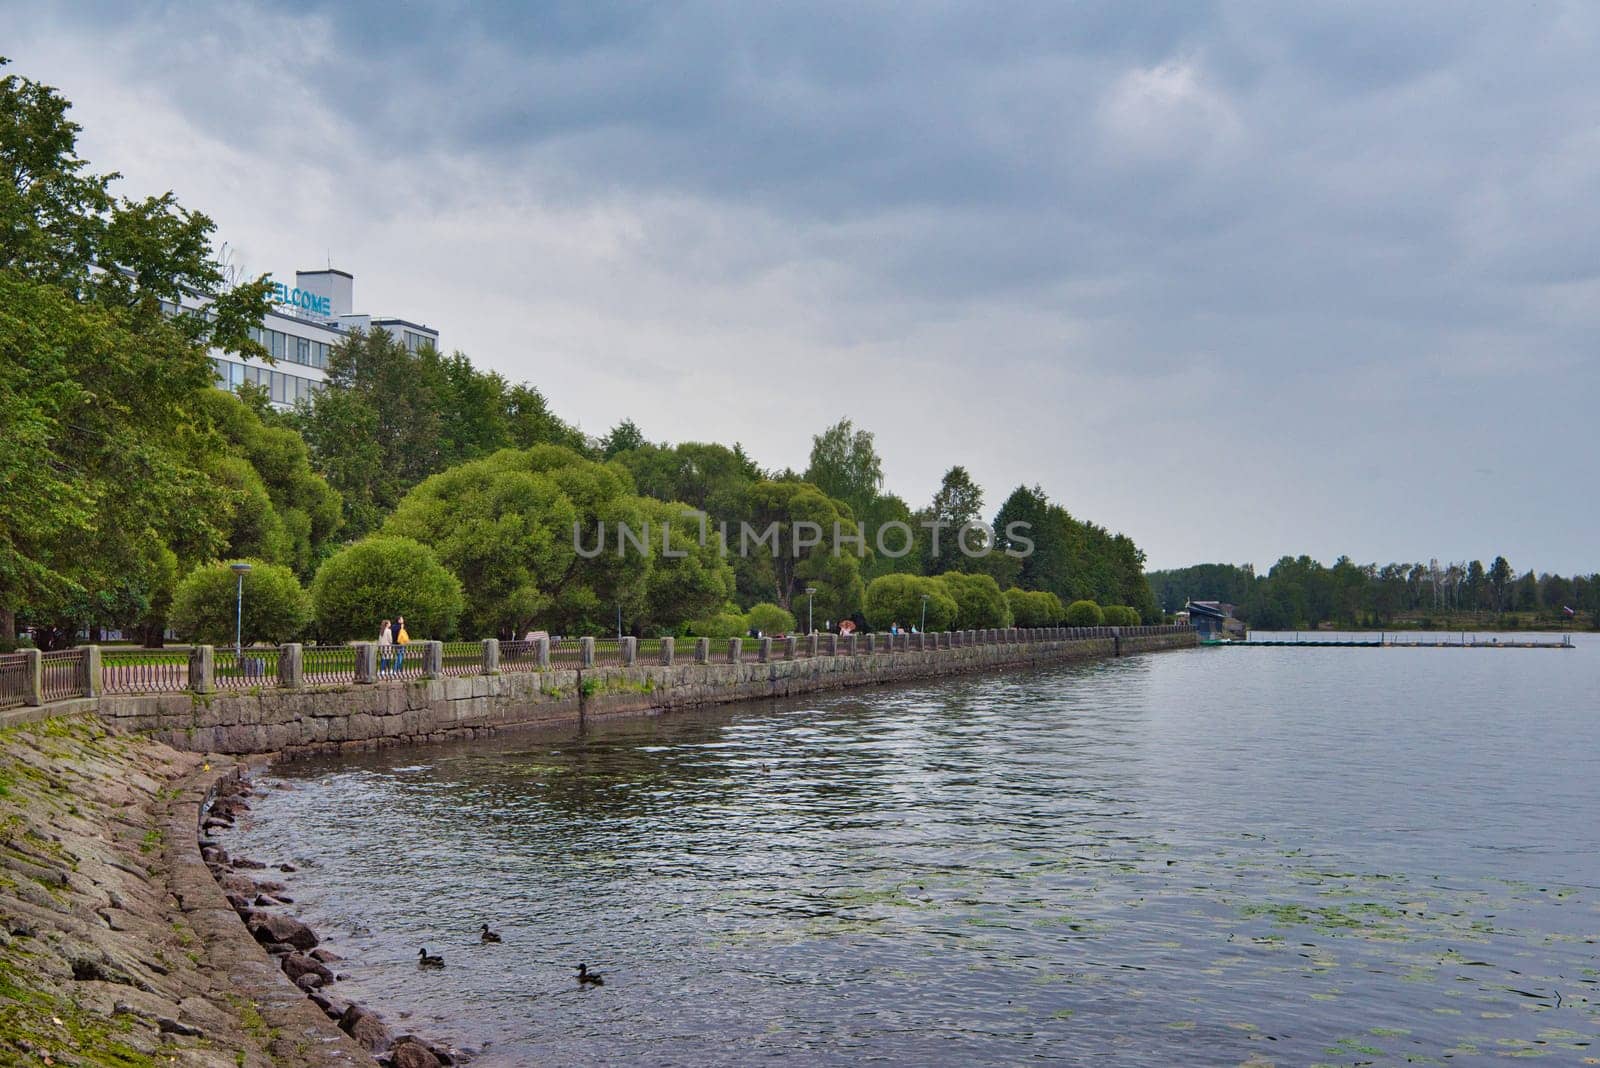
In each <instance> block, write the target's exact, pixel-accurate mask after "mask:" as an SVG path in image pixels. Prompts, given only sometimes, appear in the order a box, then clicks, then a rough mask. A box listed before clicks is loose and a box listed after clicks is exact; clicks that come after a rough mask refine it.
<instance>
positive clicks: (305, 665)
mask: <svg viewBox="0 0 1600 1068" xmlns="http://www.w3.org/2000/svg"><path fill="white" fill-rule="evenodd" d="M1189 632H1190V628H1189V627H1187V626H1185V625H1183V624H1160V625H1140V626H1133V627H1107V626H1098V627H1022V628H1016V627H1012V628H986V629H979V630H973V631H958V632H928V633H925V634H922V635H917V636H913V635H908V634H900V635H892V636H891V635H889V634H885V633H873V634H870V635H869V634H857V635H856V638H855V649H854V650H853V651H854V652H855V653H856V654H858V655H861V654H864V653H865V652H866V646H867V641H868V640H869V638H870V640H871V641H872V642H873V652H874V653H876V654H883V653H889V652H905V651H910V650H912V649H915V648H920V649H921V650H923V651H928V652H933V651H942V650H944V649H948V648H966V647H968V646H972V645H988V644H1001V645H1008V644H1017V643H1034V642H1054V641H1109V639H1111V638H1113V637H1121V638H1147V637H1154V636H1162V635H1177V634H1186V633H1189ZM591 640H592V642H593V649H594V656H593V660H592V666H595V667H611V666H618V665H620V664H622V663H623V660H624V653H625V649H626V648H627V646H626V644H625V643H626V642H629V641H632V639H620V638H613V637H603V638H594V639H591ZM788 640H789V639H788V638H787V637H785V638H773V639H771V642H772V645H771V649H770V652H769V658H770V659H772V660H783V659H787V657H788ZM548 641H549V661H548V664H549V666H550V667H559V668H578V667H581V666H582V662H583V641H584V639H580V638H570V637H569V638H551V639H548ZM762 641H763V639H760V638H748V637H745V638H740V639H738V640H737V646H736V648H737V649H738V650H739V657H738V658H739V659H741V660H754V659H756V658H757V657H758V656H759V654H760V650H761V645H762ZM813 641H814V642H815V643H816V648H817V654H818V655H828V653H829V650H830V648H831V649H832V650H833V653H834V655H837V656H848V655H850V653H851V652H852V649H851V643H850V640H849V637H848V636H841V635H832V634H828V635H817V636H815V637H812V636H810V635H796V636H795V637H794V643H795V654H794V655H795V657H796V658H805V657H809V656H811V655H812V653H811V649H812V643H813ZM698 643H699V639H696V638H683V639H679V640H678V643H677V651H676V656H675V659H676V660H679V661H684V662H688V661H691V660H694V659H695V658H696V647H697V646H698ZM730 644H732V643H730V642H729V641H727V640H726V639H712V640H711V641H709V643H708V646H709V648H708V652H707V659H709V660H711V661H713V662H717V663H721V662H725V661H726V660H727V659H728V649H729V645H730ZM498 648H499V668H500V670H501V671H508V672H517V671H538V670H541V664H540V660H541V656H540V642H538V641H506V642H500V643H498ZM438 651H439V661H438V671H439V673H440V674H442V675H447V676H457V677H461V676H471V675H476V674H479V673H481V672H482V671H484V670H485V668H486V666H487V665H486V662H485V643H483V642H476V641H453V642H441V643H439V645H438ZM661 651H662V639H660V638H648V639H642V640H640V641H638V642H637V644H636V661H635V662H637V663H639V664H642V665H654V664H659V663H660V662H661ZM430 654H431V649H430V643H426V642H421V641H418V642H412V643H409V645H406V646H401V645H398V644H396V645H391V646H387V647H376V648H374V647H371V646H370V645H369V646H368V647H367V648H366V655H368V656H371V657H373V667H374V668H375V669H376V678H375V679H368V678H366V677H365V676H363V677H362V681H363V682H369V681H377V680H383V679H417V678H423V677H426V676H427V675H428V671H429V667H430V665H431V663H432V661H431V655H430ZM191 655H195V656H204V657H205V658H206V659H205V660H202V661H201V663H203V664H204V663H207V662H209V674H210V683H211V685H212V686H214V687H215V688H216V689H218V690H222V691H225V692H226V691H243V690H251V689H257V688H276V687H279V686H280V685H282V680H283V678H285V673H287V677H288V678H289V679H290V680H291V682H292V681H293V679H294V677H295V673H294V669H293V666H292V664H290V665H286V666H285V668H284V672H280V670H279V668H280V664H279V662H280V659H281V658H282V657H283V656H284V655H285V653H284V652H283V650H282V649H281V648H280V647H275V646H262V647H256V648H250V649H246V650H244V652H243V655H242V656H240V655H236V654H235V653H234V651H233V650H232V649H231V648H229V647H227V646H220V647H214V648H211V649H209V650H207V649H204V648H203V647H202V649H201V650H200V651H198V652H194V653H191V651H190V650H188V649H183V650H172V651H167V650H160V649H153V650H144V649H109V650H101V652H100V677H99V687H98V690H97V691H96V692H99V693H106V694H155V693H181V692H185V691H188V690H189V689H191V688H195V687H203V686H204V685H205V684H206V683H205V678H204V676H203V675H202V676H200V677H196V678H191ZM357 657H358V649H357V646H356V645H330V646H306V647H303V648H302V650H301V671H300V676H299V678H300V684H301V685H305V686H326V685H341V684H348V683H353V682H355V681H356V678H357V667H358V664H357ZM35 659H37V663H38V678H37V679H36V678H34V677H33V675H32V673H33V671H34V668H33V663H34V661H35ZM90 675H91V662H90V650H88V649H65V650H56V651H51V652H46V653H33V652H31V651H29V652H23V653H13V654H4V655H0V708H12V707H16V706H18V705H27V704H31V703H33V702H35V701H40V700H42V701H43V702H45V703H49V702H54V701H62V700H67V699H70V698H74V697H83V696H87V695H88V694H89V692H90V686H91V678H90Z"/></svg>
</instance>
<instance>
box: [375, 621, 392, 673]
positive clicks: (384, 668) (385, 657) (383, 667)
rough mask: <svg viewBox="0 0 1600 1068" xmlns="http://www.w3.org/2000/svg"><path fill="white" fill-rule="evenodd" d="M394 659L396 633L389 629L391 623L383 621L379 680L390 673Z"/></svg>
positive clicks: (379, 640)
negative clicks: (390, 666)
mask: <svg viewBox="0 0 1600 1068" xmlns="http://www.w3.org/2000/svg"><path fill="white" fill-rule="evenodd" d="M393 659H394V631H392V630H391V629H389V621H388V620H387V619H386V620H384V621H383V626H382V627H380V628H379V629H378V678H380V679H381V678H383V677H384V676H385V675H387V674H388V673H389V664H390V662H391V661H392V660H393Z"/></svg>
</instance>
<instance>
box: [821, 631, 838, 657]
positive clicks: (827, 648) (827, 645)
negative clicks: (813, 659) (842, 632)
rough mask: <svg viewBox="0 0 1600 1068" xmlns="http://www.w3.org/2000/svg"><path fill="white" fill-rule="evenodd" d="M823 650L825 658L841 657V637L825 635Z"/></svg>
mask: <svg viewBox="0 0 1600 1068" xmlns="http://www.w3.org/2000/svg"><path fill="white" fill-rule="evenodd" d="M822 650H823V652H822V655H823V656H838V655H839V636H838V635H837V634H826V635H823V638H822Z"/></svg>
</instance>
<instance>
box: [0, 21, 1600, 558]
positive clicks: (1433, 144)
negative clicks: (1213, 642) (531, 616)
mask: <svg viewBox="0 0 1600 1068" xmlns="http://www.w3.org/2000/svg"><path fill="white" fill-rule="evenodd" d="M530 6H533V7H535V8H536V9H535V10H531V11H525V10H524V9H523V5H521V4H505V5H500V6H499V7H498V8H495V7H491V6H489V5H469V4H465V3H456V4H444V5H439V6H437V7H435V8H432V9H430V10H429V11H428V12H407V13H397V12H396V11H394V10H391V9H390V5H387V4H384V5H378V4H360V3H339V4H327V5H324V4H321V3H318V2H316V0H298V2H296V3H293V4H281V3H274V4H270V5H262V6H259V7H252V6H249V5H215V9H213V6H212V5H199V4H196V5H192V6H191V5H186V4H175V5H170V6H166V5H155V4H147V5H125V4H122V3H107V4H104V5H57V4H40V5H37V6H35V5H31V4H27V3H20V4H19V3H13V2H10V0H0V9H3V10H0V22H3V24H4V26H5V32H4V39H3V41H0V51H3V52H4V53H5V54H7V55H9V56H10V57H11V58H12V59H13V60H14V62H15V65H14V67H13V68H12V69H13V70H15V71H17V72H19V73H22V74H25V75H27V76H30V77H34V78H37V79H39V80H42V81H45V82H48V83H50V84H52V85H55V86H57V87H58V88H59V89H60V90H61V91H62V92H63V93H64V94H65V95H66V96H67V98H68V99H70V100H71V101H72V102H73V103H74V105H75V107H74V116H75V117H76V119H77V120H78V121H79V122H80V123H81V124H82V125H83V126H84V133H83V137H82V141H81V148H82V150H83V151H84V154H85V155H86V156H88V157H89V158H90V159H91V161H92V162H93V163H94V164H95V166H96V167H98V168H101V169H116V170H120V171H121V172H123V174H124V175H125V176H126V180H125V182H124V183H123V187H122V188H123V191H125V192H127V193H128V194H130V195H133V194H138V195H144V194H147V193H158V192H163V191H165V190H168V189H171V190H173V191H175V192H176V193H177V195H178V197H179V199H180V200H181V201H182V202H183V203H184V204H185V205H187V206H189V207H193V208H197V209H200V210H203V211H205V212H207V213H208V214H210V215H211V216H212V217H213V218H214V219H215V220H216V221H217V223H218V226H219V231H220V236H221V237H222V238H225V239H226V240H227V241H229V242H230V243H231V245H232V246H233V247H235V248H236V249H237V250H239V253H240V256H241V258H242V261H243V263H244V265H245V266H246V267H248V268H249V269H250V271H251V272H252V273H260V272H271V273H274V274H275V275H277V276H278V277H279V278H280V279H283V278H292V275H293V272H294V270H295V268H297V267H301V268H307V267H319V266H322V265H324V264H326V263H327V262H329V261H330V260H331V262H332V263H333V265H334V266H337V267H340V268H343V269H344V270H347V271H350V272H351V273H353V274H354V275H355V279H356V282H355V285H356V305H357V310H358V311H366V312H373V313H381V314H389V315H399V316H403V317H406V318H411V319H416V320H420V321H423V322H426V323H428V324H430V325H432V326H435V327H437V328H438V329H440V330H441V331H442V333H443V337H444V344H445V346H446V347H447V348H459V349H461V350H462V351H464V352H466V353H467V354H468V355H469V356H470V357H471V358H472V360H473V361H474V362H475V363H476V364H478V365H479V366H481V367H490V368H494V369H496V370H498V371H500V372H502V373H503V374H505V375H506V376H507V377H509V378H511V379H514V380H515V379H525V380H528V381H531V382H533V383H535V384H536V385H538V386H539V387H540V388H541V389H542V390H544V392H545V393H546V394H547V395H548V397H549V398H550V401H551V403H552V405H553V406H554V407H555V409H556V410H557V411H558V412H559V413H560V414H561V415H563V416H564V417H566V418H568V419H569V420H572V421H574V422H576V423H578V424H579V425H580V426H582V428H583V429H584V430H585V431H588V432H589V433H592V434H600V433H603V432H604V431H605V430H606V429H608V428H609V427H610V426H611V425H613V424H615V423H616V422H617V421H618V420H620V419H621V418H623V417H629V418H632V419H634V420H635V421H636V422H637V423H638V424H639V426H640V427H641V428H642V429H643V430H644V432H645V433H646V435H647V436H648V437H650V438H651V439H652V440H669V441H681V440H715V441H722V442H733V441H740V442H743V443H744V445H745V447H746V448H747V449H748V450H749V451H750V452H751V453H752V454H753V455H754V456H755V457H756V459H757V460H758V461H759V462H761V463H762V464H763V465H765V466H769V467H782V466H784V465H793V466H794V467H796V468H802V467H804V465H805V460H806V454H807V452H808V450H809V447H810V438H811V435H812V434H814V433H816V432H818V431H819V430H821V429H822V428H823V427H825V426H826V425H828V424H830V423H832V422H833V421H835V420H837V419H838V418H840V417H841V416H848V417H850V418H852V419H854V420H855V421H856V423H857V424H858V425H862V426H865V427H866V428H868V429H870V430H872V431H874V432H875V433H876V435H877V440H878V446H879V451H880V452H881V453H882V455H883V457H884V467H885V471H886V473H887V476H888V487H889V488H890V489H891V490H892V491H894V492H896V493H899V494H900V495H901V496H903V497H905V498H906V499H907V500H908V501H909V502H910V503H911V504H912V506H913V507H917V506H919V505H921V504H922V503H925V502H926V500H927V499H928V497H929V496H931V494H932V492H933V490H934V489H935V488H936V486H937V484H938V480H939V477H940V475H941V474H942V473H943V472H944V470H945V469H946V468H947V467H949V466H950V465H951V464H956V463H960V464H964V465H966V466H967V468H968V469H969V470H970V471H971V472H972V473H973V475H974V477H976V478H977V479H978V481H979V482H980V483H981V484H982V486H983V487H984V489H985V492H986V508H987V509H988V510H989V511H990V512H991V513H992V511H993V509H994V508H995V507H997V506H998V505H999V504H1000V503H1001V501H1002V500H1003V499H1004V497H1005V496H1006V494H1007V493H1009V492H1010V490H1011V489H1012V488H1013V487H1015V486H1016V485H1017V484H1018V483H1028V484H1030V485H1031V484H1033V483H1038V484H1040V485H1042V486H1043V487H1044V489H1045V490H1046V491H1047V492H1048V493H1049V494H1050V495H1051V496H1052V497H1054V498H1056V499H1058V500H1060V501H1061V502H1063V503H1064V504H1065V505H1066V506H1067V507H1068V508H1069V509H1070V510H1071V511H1072V512H1073V513H1074V514H1075V515H1079V516H1082V517H1087V518H1090V519H1093V520H1095V521H1097V522H1099V523H1102V524H1104V525H1106V526H1109V527H1111V528H1112V529H1115V530H1122V531H1125V532H1127V533H1128V534H1130V535H1131V536H1132V537H1133V538H1134V539H1135V540H1136V541H1137V542H1138V543H1139V544H1140V545H1141V546H1143V547H1144V548H1145V549H1146V551H1147V553H1148V554H1149V560H1150V565H1151V566H1153V567H1165V566H1178V565H1183V564H1188V563H1196V562H1201V561H1217V560H1226V561H1236V562H1246V561H1251V562H1255V563H1256V564H1257V565H1258V566H1263V565H1268V564H1270V563H1271V561H1273V560H1274V559H1276V558H1277V557H1278V556H1280V555H1282V554H1284V553H1295V554H1298V553H1301V552H1309V553H1311V554H1312V555H1314V556H1317V557H1320V558H1322V559H1323V560H1325V561H1331V560H1332V559H1333V558H1334V557H1335V556H1337V555H1338V554H1340V553H1348V554H1350V555H1351V556H1352V557H1354V558H1355V559H1357V560H1358V561H1361V562H1366V561H1373V560H1376V561H1380V562H1383V561H1389V560H1393V559H1407V560H1409V559H1419V558H1420V559H1426V558H1428V557H1433V556H1437V557H1439V558H1440V559H1442V560H1451V559H1465V558H1472V557H1482V558H1484V559H1486V560H1487V559H1489V558H1492V557H1493V556H1494V555H1495V554H1496V553H1504V554H1506V556H1507V557H1508V558H1509V559H1510V560H1511V562H1512V564H1513V565H1514V566H1517V567H1519V568H1526V567H1537V568H1539V569H1541V570H1556V571H1561V572H1565V573H1570V572H1573V571H1579V570H1581V571H1585V572H1587V571H1592V570H1595V569H1596V568H1600V551H1597V538H1596V535H1595V531H1596V529H1597V528H1600V494H1597V492H1596V487H1597V485H1600V476H1597V473H1596V463H1597V460H1600V455H1597V453H1600V450H1597V449H1596V446H1595V440H1596V431H1597V427H1600V420H1597V414H1600V362H1597V359H1596V345H1597V338H1600V334H1597V331H1596V327H1597V325H1600V299H1597V298H1600V65H1597V64H1596V62H1595V59H1596V56H1597V55H1600V5H1594V4H1588V3H1571V4H1565V3H1552V2H1541V3H1510V2H1505V3H1496V4H1474V3H1462V2H1460V0H1451V2H1447V3H1436V4H1434V3H1409V4H1404V5H1397V4H1395V3H1393V2H1392V0H1384V2H1381V3H1339V4H1328V5H1325V6H1322V7H1321V8H1320V9H1318V8H1314V7H1312V6H1310V5H1302V4H1282V3H1237V4H1235V3H1216V4H1205V3H1198V2H1193V0H1185V2H1180V3H1173V4H1170V5H1161V4H1154V3H1151V4H1128V3H1124V2H1120V0H1113V2H1107V3H1083V4H1067V3H1049V4H1039V5H1028V4H1021V3H1013V4H1005V5H995V4H973V5H970V6H962V5H947V4H933V3H926V4H914V5H907V4H885V5H881V6H873V5H868V4H862V3H841V4H837V5H829V4H823V3H809V4H803V5H802V4H787V5H777V4H740V3H729V4H720V5H719V4H707V5H701V4H672V5H658V6H655V7H650V8H645V7H642V6H637V5H619V6H616V7H610V6H607V5H605V4H601V3H596V2H594V0H582V2H578V3H572V4H543V5H530Z"/></svg>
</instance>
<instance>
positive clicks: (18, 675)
mask: <svg viewBox="0 0 1600 1068" xmlns="http://www.w3.org/2000/svg"><path fill="white" fill-rule="evenodd" d="M31 689H32V685H31V680H30V679H29V678H28V658H27V657H26V656H23V655H22V654H21V653H3V654H0V708H16V707H17V706H18V705H25V704H27V703H28V698H29V697H30V696H31V694H30V693H29V691H30V690H31Z"/></svg>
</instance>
